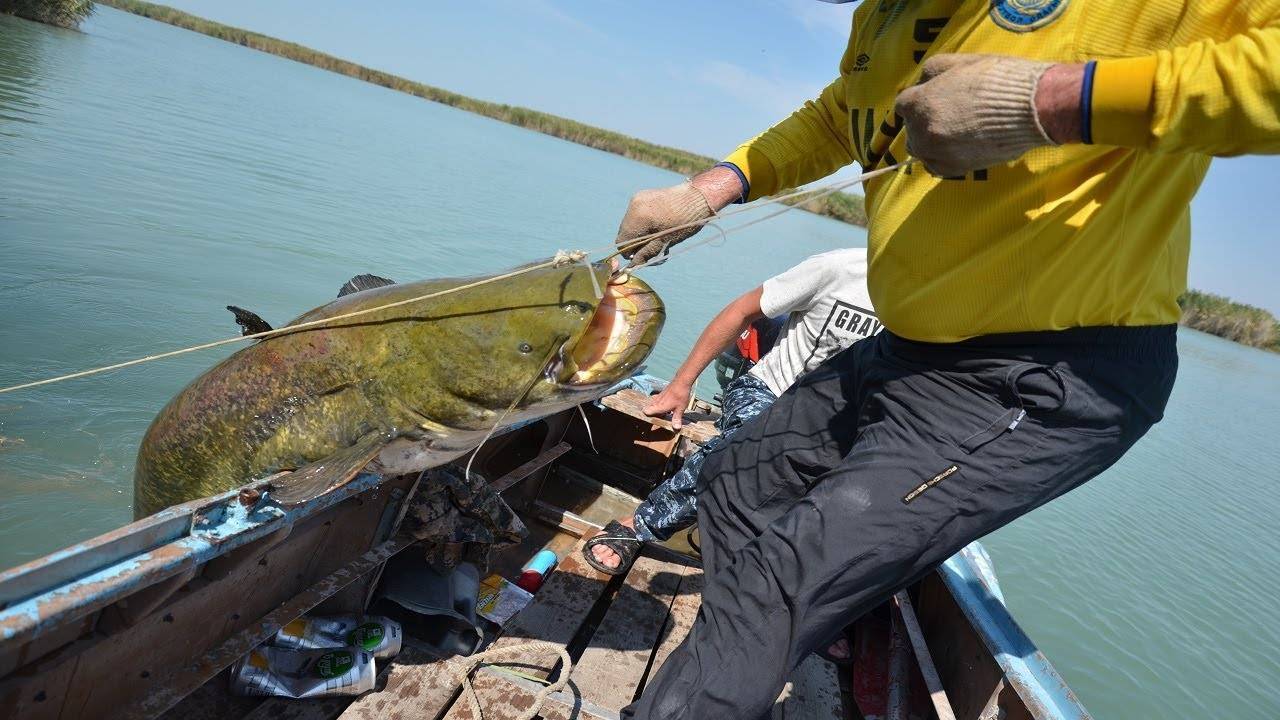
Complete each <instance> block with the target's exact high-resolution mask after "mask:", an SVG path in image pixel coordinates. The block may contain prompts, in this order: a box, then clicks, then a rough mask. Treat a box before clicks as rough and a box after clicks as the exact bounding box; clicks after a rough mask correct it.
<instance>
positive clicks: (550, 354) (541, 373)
mask: <svg viewBox="0 0 1280 720" xmlns="http://www.w3.org/2000/svg"><path fill="white" fill-rule="evenodd" d="M592 277H595V275H594V274H592ZM567 339H568V338H567V337H565V336H564V335H561V336H560V337H558V338H556V340H555V342H553V343H551V349H550V350H548V351H547V356H546V357H544V358H543V359H542V368H541V369H540V370H538V374H537V375H534V376H533V379H532V380H530V381H529V382H528V384H526V385H525V386H524V390H521V391H520V394H519V395H516V399H515V400H512V401H511V404H510V405H508V406H507V409H506V410H503V411H502V414H501V415H499V416H498V420H497V422H495V423H494V424H493V427H491V428H489V432H487V433H485V434H484V439H483V440H481V441H480V444H479V445H477V446H476V449H475V450H473V451H471V457H470V458H468V459H467V467H466V469H465V470H463V475H464V476H465V477H466V479H467V482H471V463H473V462H475V461H476V456H477V455H479V454H480V451H481V450H482V449H483V448H484V444H485V443H487V442H489V438H492V437H493V434H494V433H495V432H497V431H498V427H499V426H501V425H502V421H503V420H506V419H507V416H508V415H510V414H511V411H512V410H515V409H516V405H519V404H520V401H521V400H524V398H525V396H526V395H528V394H529V391H530V390H532V389H533V386H534V385H537V384H538V381H539V380H541V379H543V378H544V377H546V376H547V368H548V367H549V366H550V365H551V361H552V360H554V359H555V357H556V354H557V353H559V352H560V346H561V344H562V343H564V341H565V340H567Z"/></svg>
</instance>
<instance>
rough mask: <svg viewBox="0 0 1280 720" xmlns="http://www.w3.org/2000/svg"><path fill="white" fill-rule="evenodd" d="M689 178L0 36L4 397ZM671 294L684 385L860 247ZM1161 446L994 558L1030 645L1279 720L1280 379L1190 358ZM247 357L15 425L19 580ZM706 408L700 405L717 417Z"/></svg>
mask: <svg viewBox="0 0 1280 720" xmlns="http://www.w3.org/2000/svg"><path fill="white" fill-rule="evenodd" d="M678 180H679V178H678V177H677V176H675V175H672V174H670V173H667V172H664V171H660V170H656V169H653V168H650V167H647V166H644V165H640V164H637V163H633V162H631V161H628V160H625V159H622V158H618V157H615V156H612V155H608V154H604V153H600V152H597V151H594V150H589V149H586V148H583V147H580V146H577V145H573V144H570V143H566V142H562V141H559V140H555V139H552V138H548V137H546V136H543V135H539V134H536V133H532V132H528V131H525V130H521V129H518V128H513V127H511V126H508V125H504V124H501V123H498V122H494V121H491V120H486V119H483V118H479V117H475V116H472V115H468V114H466V113H463V112H460V111H457V110H453V109H450V108H446V107H442V106H439V105H434V104H432V103H428V102H424V101H422V100H418V99H415V98H412V97H408V96H405V95H401V94H398V93H395V92H392V91H389V90H385V89H383V88H378V87H373V86H370V85H367V84H364V83H360V82H358V81H355V80H352V79H349V78H345V77H340V76H336V75H332V74H329V73H325V72H323V71H320V70H317V69H315V68H310V67H307V66H303V65H299V64H296V63H292V62H289V61H285V60H281V59H279V58H274V57H270V56H267V55H263V54H260V53H256V52H252V51H249V50H246V49H244V48H240V47H236V46H233V45H229V44H226V43H222V42H219V41H216V40H213V39H210V38H206V37H203V36H200V35H197V34H194V33H189V32H185V31H182V30H178V29H176V28H171V27H168V26H165V25H161V24H158V23H154V22H150V21H146V20H142V19H139V18H135V17H132V16H129V15H125V14H122V13H119V12H116V11H113V10H110V9H105V8H104V9H101V10H100V11H99V13H98V14H97V15H96V16H95V17H94V18H93V19H91V20H90V21H89V22H88V23H86V24H85V26H84V28H83V32H71V31H63V30H57V29H54V28H49V27H44V26H39V25H35V24H32V23H28V22H24V21H19V20H15V19H13V18H9V17H4V16H0V258H3V260H2V261H0V312H2V315H0V318H2V319H0V385H9V384H13V383H17V382H21V381H25V380H34V379H39V378H41V377H45V376H48V375H53V374H59V373H64V372H71V371H75V370H80V369H84V368H86V367H90V366H95V365H102V364H108V363H113V362H120V361H123V360H127V359H131V358H133V357H136V356H139V355H145V354H150V353H155V352H161V351H164V350H169V349H173V348H177V347H182V346H185V345H189V344H195V343H199V342H204V341H208V340H212V339H217V338H222V337H227V336H231V335H235V334H236V333H237V330H238V328H236V326H235V324H234V322H233V321H232V319H231V315H230V314H229V313H227V312H226V311H225V310H224V309H223V306H224V305H227V304H236V305H241V306H244V307H247V308H250V309H252V310H255V311H257V312H258V313H259V314H261V315H262V316H263V317H264V318H266V319H267V320H269V321H271V322H273V323H277V324H278V323H281V322H283V321H285V320H287V319H289V318H292V317H294V316H296V315H298V314H300V313H301V312H303V311H305V310H307V309H309V308H311V307H314V306H316V305H319V304H322V303H324V302H326V301H328V300H329V299H331V298H332V297H333V296H334V295H335V293H336V292H337V289H338V287H339V286H340V285H341V284H342V283H343V282H344V281H345V280H346V279H347V278H349V277H350V276H352V275H354V274H357V273H364V272H372V273H376V274H380V275H385V276H387V277H391V278H395V279H403V280H409V279H418V278H423V277H438V276H451V275H468V274H482V273H489V272H493V271H495V270H498V269H500V268H505V267H509V266H511V265H515V264H518V263H520V262H524V261H527V260H531V259H536V258H540V257H545V256H547V255H550V254H552V253H554V252H555V251H556V250H557V249H562V248H566V249H567V248H594V247H599V246H601V245H605V244H607V243H608V242H609V241H610V240H611V238H612V235H613V231H614V230H615V228H616V226H617V221H618V218H619V216H620V214H621V211H622V209H623V207H624V206H625V203H626V200H627V198H628V196H629V195H630V194H631V193H632V192H633V191H634V190H636V189H639V188H642V187H649V186H653V185H657V184H669V183H674V182H677V181H678ZM727 242H728V243H729V246H728V247H714V246H708V247H702V248H699V249H697V250H695V251H693V252H690V253H689V254H687V255H685V256H683V257H680V258H678V259H676V260H673V261H672V262H670V263H668V264H667V265H665V266H663V267H661V268H656V269H654V270H651V271H649V272H648V278H649V279H650V281H651V282H652V283H653V284H654V285H655V286H656V287H657V288H658V290H659V291H660V292H661V293H662V295H663V296H664V298H665V299H666V301H667V304H668V307H669V310H670V313H671V315H670V320H669V322H668V326H667V329H666V331H665V332H664V335H663V338H662V341H661V343H660V345H659V347H658V349H657V351H656V353H655V355H654V356H653V358H652V360H651V362H650V370H651V371H652V372H655V373H657V374H662V375H669V374H670V373H671V372H672V371H673V370H674V369H675V367H676V365H677V364H678V363H679V361H680V359H681V358H682V357H683V355H684V353H685V352H686V351H687V350H688V348H689V346H690V345H691V344H692V342H693V340H694V339H695V337H696V335H697V333H698V332H699V330H700V329H701V328H702V326H703V325H704V324H705V323H706V322H707V321H708V320H709V319H710V318H711V317H712V315H714V314H715V312H716V311H717V310H718V309H719V308H720V307H721V306H723V304H724V303H725V302H727V301H728V300H730V299H731V298H732V297H734V296H735V295H737V294H738V293H740V292H742V291H744V290H746V289H748V288H750V287H752V286H754V285H755V284H756V283H758V282H760V281H761V280H763V279H764V278H766V277H768V276H769V275H770V274H773V273H774V272H777V271H779V270H781V269H784V268H785V267H788V266H789V265H791V264H792V263H794V262H797V261H799V260H800V259H802V258H804V257H806V256H808V255H810V254H812V253H815V252H820V251H824V250H828V249H832V248H837V247H847V246H854V245H862V244H863V243H864V242H865V234H864V233H863V232H862V231H861V230H859V229H857V228H854V227H851V226H848V225H842V224H840V223H836V222H833V221H829V220H826V219H823V218H818V217H815V216H812V215H809V214H806V213H799V212H796V213H789V214H788V215H785V216H783V217H781V218H778V219H776V220H773V221H770V222H768V223H765V224H762V225H760V226H757V227H755V228H751V229H750V230H747V231H744V232H743V233H741V234H740V235H737V236H733V237H731V238H730V239H729V240H728V241H727ZM1180 344H1181V351H1182V370H1181V374H1180V377H1179V380H1178V385H1177V388H1176V390H1175V392H1174V396H1173V400H1172V403H1171V405H1170V408H1169V412H1168V415H1167V418H1166V420H1165V421H1164V422H1163V423H1162V424H1161V425H1159V426H1158V427H1157V428H1156V429H1155V430H1154V431H1153V432H1152V433H1151V434H1150V436H1149V437H1148V438H1147V439H1146V440H1144V441H1143V442H1142V443H1141V444H1140V445H1139V446H1138V447H1137V448H1136V449H1135V450H1134V451H1133V452H1131V453H1130V454H1129V456H1128V457H1126V458H1125V459H1124V461H1122V462H1121V463H1120V464H1119V465H1118V466H1116V467H1115V468H1113V469H1112V470H1111V471H1109V472H1108V473H1107V474H1105V475H1104V476H1103V477H1101V478H1099V479H1097V480H1095V481H1094V482H1092V483H1090V484H1089V485H1087V486H1086V487H1084V488H1083V489H1081V490H1079V491H1077V492H1075V493H1072V494H1071V495H1069V496H1068V497H1066V498H1064V499H1062V500H1060V501H1058V502H1056V503H1054V504H1052V505H1050V506H1047V507H1045V508H1043V509H1041V510H1039V511H1037V512H1035V513H1033V514H1032V515H1030V516H1028V517H1026V518H1024V519H1022V520H1020V521H1018V522H1016V523H1014V524H1013V525H1011V526H1009V527H1007V528H1005V529H1004V530H1002V531H1000V532H998V533H996V534H995V535H994V536H992V537H990V538H988V540H987V544H988V547H989V548H990V550H991V552H992V555H993V557H994V560H995V563H996V568H997V571H998V572H999V574H1000V578H1001V582H1002V585H1003V588H1004V591H1005V594H1006V596H1007V598H1008V601H1009V604H1010V606H1011V608H1012V610H1013V612H1014V614H1015V616H1016V617H1017V618H1018V619H1019V620H1020V621H1021V623H1022V624H1023V625H1024V627H1025V628H1026V629H1027V631H1028V633H1029V634H1030V635H1031V637H1032V638H1033V639H1034V640H1036V641H1037V642H1038V643H1039V644H1040V646H1041V648H1042V649H1043V650H1044V651H1045V652H1046V653H1047V654H1048V656H1049V657H1050V659H1051V660H1052V661H1053V662H1054V663H1055V664H1056V665H1057V667H1058V669H1059V670H1060V671H1061V672H1062V674H1063V675H1064V676H1065V677H1066V679H1067V680H1068V682H1069V683H1070V684H1071V685H1072V687H1073V688H1074V689H1075V690H1076V691H1077V692H1078V693H1079V695H1080V696H1081V697H1082V699H1083V700H1084V702H1085V703H1086V705H1087V706H1088V707H1089V708H1090V709H1091V710H1092V711H1093V712H1094V713H1095V715H1097V716H1098V717H1102V718H1123V719H1128V718H1171V717H1214V718H1271V717H1280V690H1278V689H1277V683H1276V679H1277V678H1278V677H1280V661H1277V659H1276V656H1275V649H1276V648H1277V647H1280V623H1278V622H1277V621H1276V620H1275V618H1277V617H1280V566H1278V564H1277V561H1276V559H1277V557H1278V556H1280V529H1278V528H1277V525H1276V523H1275V520H1274V519H1275V517H1277V515H1278V514H1280V499H1278V495H1280V493H1277V490H1276V487H1275V471H1274V468H1276V467H1277V466H1280V442H1277V438H1278V437H1280V356H1277V355H1269V354H1265V353H1262V352H1259V351H1255V350H1250V349H1248V348H1243V347H1240V346H1237V345H1233V344H1231V343H1227V342H1224V341H1221V340H1218V339H1216V338H1212V337H1209V336H1206V335H1201V334H1199V333H1194V332H1184V333H1182V335H1181V337H1180ZM223 354H224V353H222V352H221V351H212V352H208V353H202V354H195V355H187V356H183V357H180V358H175V359H173V360H169V361H164V362H160V363H154V364H150V365H146V366H142V367H138V368H133V369H128V370H124V371H120V372H116V373H113V374H110V375H106V376H100V377H97V378H90V379H84V380H77V381H72V382H68V383H64V384H60V385H54V386H50V387H45V388H39V389H36V390H31V391H27V392H22V393H16V394H11V395H0V436H3V437H4V438H5V440H4V441H3V443H0V567H8V566H11V565H14V564H17V563H20V562H24V561H26V560H29V559H32V558H34V557H38V556H39V555H41V554H43V553H46V552H49V551H52V550H55V549H58V548H61V547H64V546H66V545H68V544H70V543H73V542H76V541H79V540H83V539H86V538H88V537H92V536H93V535H96V534H98V533H101V532H104V531H106V530H110V529H112V528H114V527H117V526H118V525H120V524H122V523H124V522H127V521H128V520H130V519H131V510H130V503H131V497H130V495H131V477H132V470H133V457H134V452H135V450H136V448H137V443H138V441H139V439H140V437H141V434H142V432H143V430H144V429H145V427H146V425H147V423H148V422H150V420H151V418H152V417H153V416H154V415H155V413H156V412H157V411H158V410H159V408H160V407H161V406H162V405H163V404H164V402H165V401H166V400H168V398H169V397H171V396H172V395H173V394H174V393H176V392H177V391H178V390H179V389H180V388H181V387H182V386H183V385H185V384H186V383H187V382H188V381H189V380H190V379H191V378H193V377H195V375H197V374H198V373H200V372H201V371H202V370H203V369H205V368H207V367H209V366H210V365H211V364H213V363H214V362H215V361H216V360H217V359H218V358H219V357H222V355H223ZM708 380H709V378H704V381H703V384H702V387H701V389H702V390H703V391H704V392H710V391H711V390H712V387H713V386H712V384H710V383H709V382H708Z"/></svg>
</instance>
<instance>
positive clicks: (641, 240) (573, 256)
mask: <svg viewBox="0 0 1280 720" xmlns="http://www.w3.org/2000/svg"><path fill="white" fill-rule="evenodd" d="M914 162H915V161H914V160H907V161H906V162H902V163H898V164H897V165H891V166H889V167H884V168H880V169H879V170H873V171H871V172H868V173H863V174H862V175H859V176H858V177H856V178H853V179H851V180H842V181H840V182H836V183H830V184H828V185H823V186H819V187H813V188H808V189H806V190H797V191H794V192H790V193H786V194H783V195H778V196H775V197H772V198H769V199H768V200H763V201H760V202H758V203H755V204H752V205H750V206H743V207H741V208H738V209H736V210H732V211H729V212H722V213H720V214H718V215H713V216H711V217H709V218H707V219H705V220H700V221H698V222H692V223H686V224H684V225H679V226H676V227H673V228H667V229H666V230H660V231H658V232H655V233H650V234H648V235H642V236H640V237H638V238H635V239H634V240H630V241H628V242H626V243H623V244H622V245H619V246H614V245H605V246H603V247H598V248H595V249H594V250H574V251H568V252H566V251H560V252H559V253H557V254H556V257H554V258H553V259H551V260H547V261H545V262H541V263H537V264H535V265H530V266H528V267H523V268H520V269H519V270H512V271H511V272H507V273H503V274H501V275H495V276H493V277H489V278H484V279H482V280H476V281H475V282H470V283H466V284H464V285H459V286H457V287H453V288H449V289H447V290H439V291H437V292H433V293H427V294H426V295H419V296H417V297H412V298H409V299H407V300H399V301H397V302H392V303H387V304H385V305H379V306H377V307H371V308H365V309H363V310H356V311H354V312H349V313H345V314H342V315H335V316H334V317H331V318H324V319H321V320H311V321H309V322H304V323H298V324H297V325H290V326H288V327H282V328H277V329H274V330H266V331H264V332H259V333H252V334H250V335H237V336H236V337H231V338H224V339H222V340H215V341H213V342H208V343H204V344H202V345H193V346H191V347H185V348H181V349H179V350H170V351H169V352H163V353H158V354H156V355H147V356H145V357H140V358H136V359H134V360H128V361H125V362H121V363H115V364H114V365H104V366H102V367H96V368H92V369H89V370H81V371H79V372H74V373H68V374H66V375H58V376H56V377H51V378H45V379H44V380H35V381H32V382H27V383H20V384H18V385H10V386H8V387H3V388H0V394H4V393H9V392H15V391H18V390H26V389H28V388H33V387H39V386H41V385H50V384H52V383H57V382H62V381H64V380H74V379H76V378H82V377H88V376H90V375H98V374H101V373H105V372H110V371H112V370H121V369H124V368H127V367H133V366H134V365H142V364H143V363H149V362H153V361H155V360H163V359H165V358H171V357H177V356H178V355H186V354H187V353H193V352H199V351H201V350H210V349H212V348H216V347H221V346H223V345H230V344H232V343H237V342H244V341H247V340H261V339H264V338H269V337H275V336H276V335H286V334H289V333H293V332H298V331H299V330H307V329H310V328H314V327H319V326H322V325H331V324H333V323H336V322H339V321H342V320H347V319H350V318H353V317H359V316H361V315H368V314H369V313H374V312H378V311H380V310H386V309H389V308H394V307H400V306H402V305H411V304H413V303H416V302H420V301H423V300H430V299H432V298H437V297H440V296H442V295H448V294H450V293H456V292H461V291H463V290H470V289H471V288H475V287H480V286H481V285H488V284H490V283H495V282H499V281H501V280H508V279H510V278H513V277H516V276H518V275H523V274H524V273H528V272H533V271H535V270H541V269H543V268H548V267H561V266H563V265H565V264H568V263H582V264H583V266H584V267H586V268H588V274H590V275H591V278H592V281H593V282H595V275H594V273H591V272H590V269H589V265H588V263H587V262H586V258H587V257H588V256H589V255H591V254H592V253H596V252H604V251H607V250H613V251H614V252H612V253H610V254H609V255H606V256H605V258H604V259H605V260H608V259H610V258H614V257H617V256H618V255H621V254H622V253H623V252H626V251H628V250H634V249H638V248H640V247H642V246H644V245H645V244H646V243H648V242H649V241H650V240H655V239H658V238H661V237H663V236H664V235H669V234H670V233H673V232H675V231H677V230H684V229H687V228H691V227H702V226H703V225H710V224H712V223H715V222H716V221H717V220H723V219H725V218H728V217H733V216H736V215H739V214H741V213H744V212H750V211H753V210H756V209H758V208H761V207H765V206H767V205H775V204H779V203H783V202H786V201H787V200H793V199H796V198H800V197H803V196H806V195H812V197H810V198H808V199H809V200H816V199H818V198H821V197H825V196H827V195H830V194H832V193H835V192H839V191H840V190H843V189H845V188H847V187H851V186H853V185H856V184H859V183H864V182H866V181H868V180H872V179H874V178H877V177H879V176H881V175H884V174H887V173H890V172H893V171H895V170H898V169H900V168H902V167H906V166H907V165H910V164H912V163H914ZM795 208H796V206H795V205H788V206H786V207H783V208H782V209H780V210H776V211H774V212H772V213H769V214H768V215H764V216H762V217H759V218H756V219H754V220H751V221H749V222H745V223H743V224H741V225H737V226H734V227H731V228H729V229H727V230H725V229H720V228H719V226H716V228H717V229H720V234H719V235H718V236H712V237H711V238H709V239H708V240H704V241H701V242H697V243H694V244H693V245H690V246H688V247H686V248H684V249H683V250H682V251H681V252H688V251H689V250H692V249H693V248H695V247H698V246H700V245H703V244H706V243H707V242H710V241H714V240H717V239H721V238H723V237H725V236H727V235H728V234H729V233H731V232H737V231H738V230H741V229H743V228H746V227H749V226H751V225H756V224H759V223H762V222H764V221H765V220H769V219H771V218H775V217H777V216H779V215H781V214H783V213H785V212H789V211H791V210H794V209H795ZM673 254H678V253H671V254H669V255H667V256H664V257H662V260H665V259H667V257H669V256H670V255H673ZM659 262H660V261H659ZM652 264H656V263H655V262H654V261H649V262H647V263H644V264H642V265H637V266H635V267H633V268H628V272H630V271H634V270H638V269H640V268H642V267H645V266H648V265H652ZM597 294H599V291H598V290H597Z"/></svg>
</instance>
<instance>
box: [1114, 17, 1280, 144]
mask: <svg viewBox="0 0 1280 720" xmlns="http://www.w3.org/2000/svg"><path fill="white" fill-rule="evenodd" d="M1267 4H1268V5H1270V6H1272V7H1273V8H1274V9H1273V10H1271V11H1270V12H1267V13H1263V15H1270V17H1269V18H1262V19H1261V21H1260V22H1258V27H1254V28H1250V29H1248V30H1246V31H1244V32H1241V33H1239V34H1237V35H1235V36H1233V37H1230V38H1228V39H1227V40H1224V41H1215V40H1209V39H1206V40H1201V41H1198V42H1194V43H1191V44H1188V45H1183V46H1181V47H1175V48H1172V49H1169V50H1161V51H1160V52H1158V53H1156V54H1155V55H1151V56H1147V57H1138V58H1124V59H1115V60H1101V61H1099V62H1098V64H1097V69H1096V72H1095V76H1094V86H1093V98H1092V103H1091V107H1092V115H1093V122H1092V125H1093V141H1094V143H1095V144H1099V145H1118V146H1121V147H1130V148H1138V149H1144V150H1149V151H1152V152H1158V153H1198V154H1203V155H1214V156H1231V155H1242V154H1245V153H1267V154H1275V153H1280V2H1270V3H1267ZM1255 8H1256V6H1255ZM1255 12H1256V9H1255Z"/></svg>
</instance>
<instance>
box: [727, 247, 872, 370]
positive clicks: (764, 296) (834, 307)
mask: <svg viewBox="0 0 1280 720" xmlns="http://www.w3.org/2000/svg"><path fill="white" fill-rule="evenodd" d="M760 310H761V311H763V312H764V314H765V316H766V317H777V316H778V315H782V314H784V313H790V317H788V318H787V323H786V325H785V326H784V327H783V328H782V331H781V332H780V333H779V334H778V340H777V342H776V343H775V344H774V346H773V349H772V350H770V351H769V352H768V353H767V354H766V355H765V356H764V357H763V358H760V362H758V363H756V365H755V367H753V368H751V371H750V372H751V374H752V375H755V376H756V377H757V378H759V379H760V380H762V381H764V383H765V384H766V385H768V386H769V389H770V390H772V391H773V393H774V394H775V395H781V394H782V393H783V392H785V391H786V389H787V388H789V387H791V384H792V383H794V382H795V381H796V378H798V377H800V376H801V375H803V374H805V373H806V372H809V371H810V370H812V369H814V368H816V367H818V366H819V365H821V364H822V362H823V361H824V360H826V359H827V358H829V357H831V356H832V355H835V354H836V353H838V352H840V351H841V350H843V349H845V348H847V347H849V346H850V345H852V344H853V343H855V342H857V341H859V340H861V339H863V338H866V337H870V336H872V335H875V334H876V333H878V332H880V329H881V328H882V327H884V326H883V325H881V324H880V320H879V318H877V317H876V314H875V310H874V309H873V308H872V307H871V294H870V293H869V292H868V291H867V251H866V249H865V248H849V249H847V250H834V251H832V252H826V253H822V254H819V255H814V256H813V257H811V258H809V259H808V260H805V261H804V262H802V263H800V264H799V265H796V266H795V267H793V268H791V269H790V270H788V271H786V272H784V273H782V274H781V275H778V276H776V277H772V278H769V279H768V280H765V281H764V290H763V292H762V293H761V295H760Z"/></svg>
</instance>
